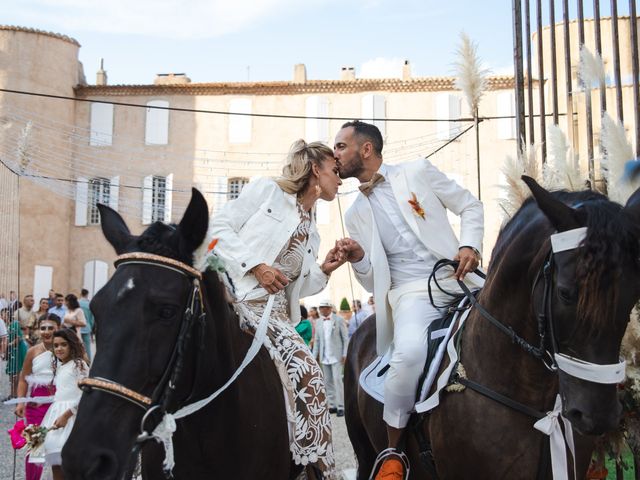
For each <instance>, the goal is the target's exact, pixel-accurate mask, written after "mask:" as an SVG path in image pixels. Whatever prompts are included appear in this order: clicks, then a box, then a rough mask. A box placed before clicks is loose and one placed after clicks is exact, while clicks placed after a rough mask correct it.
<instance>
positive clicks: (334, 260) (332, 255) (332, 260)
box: [320, 241, 347, 276]
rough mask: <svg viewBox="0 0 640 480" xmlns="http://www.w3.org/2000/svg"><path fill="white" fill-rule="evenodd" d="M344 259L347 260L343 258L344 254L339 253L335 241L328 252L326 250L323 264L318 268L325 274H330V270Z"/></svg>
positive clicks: (339, 264)
mask: <svg viewBox="0 0 640 480" xmlns="http://www.w3.org/2000/svg"><path fill="white" fill-rule="evenodd" d="M346 261H347V260H346V258H344V255H341V254H340V249H339V247H338V242H337V241H336V244H335V246H334V247H333V248H332V249H331V250H329V252H327V256H326V258H325V259H324V262H323V264H322V265H321V266H320V270H322V273H324V274H325V275H327V276H328V275H331V272H333V271H334V270H335V269H336V268H338V267H339V266H341V265H342V264H343V263H344V262H346Z"/></svg>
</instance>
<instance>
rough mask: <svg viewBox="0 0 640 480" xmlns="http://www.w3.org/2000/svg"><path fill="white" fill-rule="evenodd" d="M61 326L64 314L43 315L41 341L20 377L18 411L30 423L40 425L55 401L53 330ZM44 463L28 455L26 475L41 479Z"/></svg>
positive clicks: (31, 351) (29, 353)
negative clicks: (35, 460)
mask: <svg viewBox="0 0 640 480" xmlns="http://www.w3.org/2000/svg"><path fill="white" fill-rule="evenodd" d="M58 328H60V317H58V316H57V315H56V314H54V313H50V314H48V315H46V316H44V318H43V317H40V319H39V326H38V333H39V336H40V343H38V344H36V345H34V346H33V347H31V348H30V349H29V351H28V352H27V356H26V358H25V360H24V364H23V366H22V371H21V372H20V379H19V381H18V397H19V398H18V399H17V400H18V401H19V402H20V403H18V405H17V407H16V410H15V413H16V415H17V416H18V417H24V418H25V420H26V423H27V425H31V424H33V425H40V424H41V423H42V419H43V418H44V416H45V414H46V413H47V410H49V407H50V406H51V403H52V402H53V396H54V394H55V391H56V388H55V386H54V385H53V363H54V356H53V332H55V331H56V330H58ZM41 475H42V465H41V464H34V463H30V462H29V456H28V455H27V457H26V459H25V479H26V480H40V476H41Z"/></svg>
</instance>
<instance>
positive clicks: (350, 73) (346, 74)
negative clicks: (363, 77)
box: [340, 67, 356, 80]
mask: <svg viewBox="0 0 640 480" xmlns="http://www.w3.org/2000/svg"><path fill="white" fill-rule="evenodd" d="M355 79H356V69H355V68H354V67H342V69H341V70H340V80H355Z"/></svg>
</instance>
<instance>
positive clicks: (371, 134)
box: [342, 120, 383, 156]
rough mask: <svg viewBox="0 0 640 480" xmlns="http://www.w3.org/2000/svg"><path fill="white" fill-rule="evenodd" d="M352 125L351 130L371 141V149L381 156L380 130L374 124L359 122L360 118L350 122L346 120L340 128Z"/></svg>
mask: <svg viewBox="0 0 640 480" xmlns="http://www.w3.org/2000/svg"><path fill="white" fill-rule="evenodd" d="M349 127H353V130H354V131H355V132H356V135H359V136H362V137H365V138H366V139H367V140H368V141H370V142H371V145H372V146H373V150H374V151H375V152H376V153H377V154H378V155H379V156H382V146H383V141H382V134H381V133H380V130H379V129H378V127H376V126H375V125H372V124H371V123H366V122H361V121H360V120H354V121H352V122H347V123H345V124H344V125H342V128H349Z"/></svg>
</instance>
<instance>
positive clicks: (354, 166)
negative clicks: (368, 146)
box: [338, 152, 364, 179]
mask: <svg viewBox="0 0 640 480" xmlns="http://www.w3.org/2000/svg"><path fill="white" fill-rule="evenodd" d="M338 170H339V173H340V178H342V179H345V178H352V177H359V176H360V174H361V173H362V172H363V170H364V165H363V163H362V156H361V155H360V152H358V153H356V154H355V155H354V157H353V158H352V159H351V162H350V163H349V164H348V165H344V164H342V163H340V167H339V169H338Z"/></svg>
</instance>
